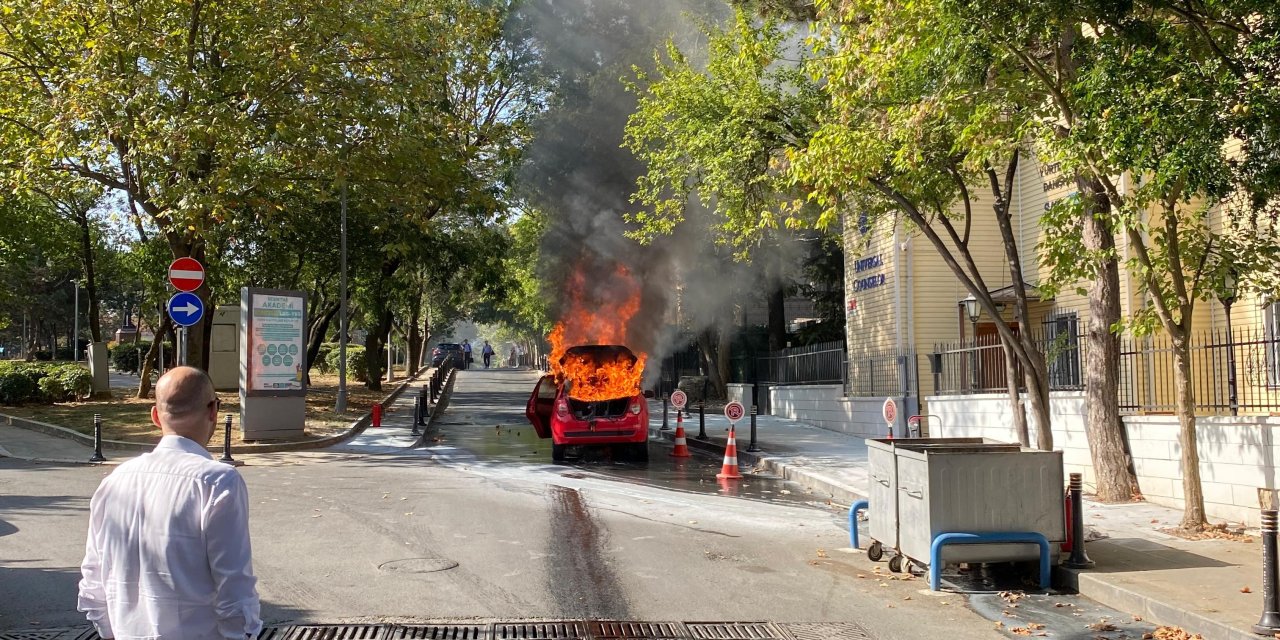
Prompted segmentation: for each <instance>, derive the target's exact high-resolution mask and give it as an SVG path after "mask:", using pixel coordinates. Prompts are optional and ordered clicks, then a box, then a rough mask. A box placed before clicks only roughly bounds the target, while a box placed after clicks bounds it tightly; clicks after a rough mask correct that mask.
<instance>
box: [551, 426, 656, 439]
mask: <svg viewBox="0 0 1280 640" xmlns="http://www.w3.org/2000/svg"><path fill="white" fill-rule="evenodd" d="M648 422H649V421H648V420H643V421H640V420H626V421H619V422H611V421H606V420H600V421H597V422H596V424H595V428H592V427H591V426H590V425H588V424H587V423H586V422H581V421H573V422H556V423H555V424H553V425H552V428H551V433H552V440H553V441H554V442H555V443H556V444H571V445H577V444H620V443H629V442H630V443H635V442H646V441H648V439H649V427H648Z"/></svg>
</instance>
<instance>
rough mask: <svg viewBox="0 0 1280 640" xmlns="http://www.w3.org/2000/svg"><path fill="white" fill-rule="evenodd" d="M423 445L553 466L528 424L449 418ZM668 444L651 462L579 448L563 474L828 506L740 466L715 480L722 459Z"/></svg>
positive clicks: (546, 446) (656, 448)
mask: <svg viewBox="0 0 1280 640" xmlns="http://www.w3.org/2000/svg"><path fill="white" fill-rule="evenodd" d="M449 417H450V420H447V421H442V422H440V423H437V426H438V427H439V428H438V430H437V431H436V432H433V433H432V434H431V436H429V437H428V438H427V439H426V440H427V443H426V444H427V446H433V445H448V446H452V447H456V448H459V449H462V450H465V451H467V452H470V453H472V454H473V455H475V456H477V457H479V458H482V459H484V460H486V461H488V462H508V463H523V464H530V465H547V464H550V463H551V440H549V439H546V440H544V439H542V438H539V437H538V434H537V433H536V432H535V431H534V430H533V427H531V426H529V425H527V424H492V423H491V424H485V423H484V422H483V421H481V420H471V419H469V418H470V416H468V415H465V414H463V415H459V416H456V417H455V416H449ZM670 454H671V446H670V445H669V444H667V443H665V442H664V443H659V442H655V441H650V442H649V461H648V462H647V463H644V462H632V461H629V460H625V459H621V457H620V456H619V457H618V458H617V459H615V456H614V454H613V451H612V450H611V449H610V448H609V447H583V448H582V449H580V451H579V454H578V456H577V457H574V456H573V454H572V453H571V454H570V457H569V460H568V461H566V462H565V463H564V464H563V465H559V466H561V467H563V469H564V471H563V473H562V475H564V476H565V477H568V478H583V477H586V474H592V475H596V476H604V477H607V478H611V479H616V480H619V481H622V482H630V483H633V484H639V485H645V486H652V487H661V488H664V489H670V490H674V491H684V492H689V493H703V494H713V495H723V496H729V497H734V498H743V499H747V500H761V501H768V502H783V503H791V504H803V505H810V506H826V505H827V503H828V501H827V499H826V498H824V497H818V496H816V495H813V494H811V493H809V492H808V491H806V490H805V489H804V488H803V487H802V486H800V485H799V484H796V483H794V482H790V481H787V480H783V479H781V478H778V477H776V476H772V475H767V474H756V473H751V471H750V469H748V468H746V467H743V468H742V474H743V478H742V479H741V480H719V479H717V478H716V474H717V473H719V472H720V466H721V462H722V461H721V459H719V458H716V459H712V458H710V457H708V456H705V455H699V454H694V455H693V457H690V458H676V457H672V456H671V455H670Z"/></svg>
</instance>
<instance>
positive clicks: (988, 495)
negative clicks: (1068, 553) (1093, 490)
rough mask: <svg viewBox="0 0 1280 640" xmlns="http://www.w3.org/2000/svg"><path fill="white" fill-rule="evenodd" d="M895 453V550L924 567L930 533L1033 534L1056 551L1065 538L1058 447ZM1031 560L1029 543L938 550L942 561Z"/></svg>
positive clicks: (1033, 554) (899, 450) (1036, 554)
mask: <svg viewBox="0 0 1280 640" xmlns="http://www.w3.org/2000/svg"><path fill="white" fill-rule="evenodd" d="M895 454H896V458H897V467H898V468H897V472H898V487H897V488H898V548H899V549H900V550H901V552H902V553H903V555H905V556H907V557H908V558H910V559H912V560H915V561H917V562H919V563H921V564H927V563H928V560H929V553H930V547H931V545H932V544H933V539H934V537H935V536H937V535H939V534H942V533H947V532H957V531H960V532H974V533H990V532H1000V531H1006V532H1008V531H1019V532H1022V531H1027V532H1035V533H1040V534H1042V535H1044V537H1045V538H1047V539H1048V540H1049V542H1050V548H1051V549H1055V550H1056V549H1057V548H1058V544H1057V543H1061V542H1063V541H1064V540H1065V539H1066V522H1065V514H1064V513H1063V478H1062V475H1063V474H1062V452H1061V451H1037V450H1032V449H1004V450H998V449H997V450H993V449H990V448H983V447H981V446H978V447H973V448H968V447H921V448H918V449H913V448H910V447H897V448H895ZM1055 555H1056V554H1055ZM1037 557H1039V550H1038V549H1037V547H1036V546H1035V545H1033V544H980V545H954V546H948V547H946V548H945V549H944V550H943V552H942V560H943V561H944V562H1003V561H1010V560H1026V559H1033V558H1037Z"/></svg>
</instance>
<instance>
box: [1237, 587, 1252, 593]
mask: <svg viewBox="0 0 1280 640" xmlns="http://www.w3.org/2000/svg"><path fill="white" fill-rule="evenodd" d="M1240 593H1253V589H1250V588H1249V587H1240Z"/></svg>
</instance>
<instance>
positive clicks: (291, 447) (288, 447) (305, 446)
mask: <svg viewBox="0 0 1280 640" xmlns="http://www.w3.org/2000/svg"><path fill="white" fill-rule="evenodd" d="M426 371H427V369H423V370H421V371H419V372H418V374H417V375H415V376H412V377H410V378H406V379H405V380H404V382H401V383H400V384H399V385H398V386H397V387H396V388H395V389H393V390H392V391H391V392H390V393H388V394H387V395H386V396H385V397H383V399H382V403H383V404H385V403H388V402H394V401H395V399H396V398H397V397H399V396H400V394H401V393H402V392H403V391H404V390H405V388H406V387H408V386H409V385H410V384H412V383H414V382H416V381H417V380H418V378H419V377H421V376H422V374H423V373H425V372H426ZM0 420H3V421H4V422H5V423H6V424H8V425H10V426H14V427H18V428H19V429H27V430H29V431H36V432H38V433H43V434H45V435H49V436H53V437H55V438H63V439H65V440H73V441H76V442H79V443H80V444H83V445H86V446H89V447H93V446H94V443H93V436H87V435H85V434H83V433H80V432H79V431H76V430H74V429H68V428H67V427H60V426H58V425H54V424H49V423H47V422H40V421H39V420H31V419H29V418H20V417H18V416H12V415H9V414H7V413H0ZM372 420H373V414H372V413H366V414H364V415H363V416H361V417H360V418H358V419H357V420H356V421H355V422H352V423H351V425H350V426H349V427H347V430H346V431H343V432H342V433H339V434H337V435H332V436H328V437H325V438H320V439H317V440H303V441H299V442H276V443H271V444H238V445H233V446H232V447H231V454H232V455H236V454H252V453H279V452H283V451H307V450H311V449H323V448H325V447H331V446H333V445H335V444H341V443H343V442H346V441H347V440H350V439H351V438H354V437H355V436H358V435H360V433H361V432H363V431H364V430H365V428H367V427H368V426H369V424H370V423H371V422H372ZM215 435H216V434H215ZM155 447H156V445H155V443H154V442H150V443H148V442H128V441H125V440H103V441H102V448H103V449H107V450H116V451H127V452H138V453H146V452H148V451H151V450H152V449H155ZM205 449H207V450H208V451H209V452H210V453H220V452H221V451H222V447H221V446H218V447H215V448H212V449H211V448H209V447H208V446H207V445H206V446H205ZM22 459H23V460H30V461H32V462H76V461H73V460H55V459H47V458H22ZM84 464H102V463H96V462H93V463H90V462H86V463H84Z"/></svg>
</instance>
